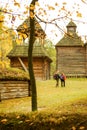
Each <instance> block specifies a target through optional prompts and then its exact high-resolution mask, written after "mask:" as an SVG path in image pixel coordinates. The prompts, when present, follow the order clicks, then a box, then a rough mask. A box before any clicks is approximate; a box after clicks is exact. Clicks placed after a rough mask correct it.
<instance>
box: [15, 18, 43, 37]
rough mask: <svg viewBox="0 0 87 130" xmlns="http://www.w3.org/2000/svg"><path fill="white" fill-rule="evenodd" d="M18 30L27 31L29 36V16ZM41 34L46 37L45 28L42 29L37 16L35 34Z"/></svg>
mask: <svg viewBox="0 0 87 130" xmlns="http://www.w3.org/2000/svg"><path fill="white" fill-rule="evenodd" d="M17 31H18V32H21V33H25V34H26V35H27V36H29V32H30V18H27V19H26V20H25V21H24V22H23V23H22V24H21V25H20V26H19V27H18V28H17ZM39 34H40V36H43V37H45V36H46V34H45V32H44V30H43V29H42V27H41V25H40V24H39V23H38V21H37V20H36V18H35V36H38V35H39Z"/></svg>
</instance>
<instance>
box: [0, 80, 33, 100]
mask: <svg viewBox="0 0 87 130" xmlns="http://www.w3.org/2000/svg"><path fill="white" fill-rule="evenodd" d="M0 94H1V95H0V96H1V100H3V99H12V98H19V97H27V96H29V95H30V94H31V91H30V86H29V84H28V81H0Z"/></svg>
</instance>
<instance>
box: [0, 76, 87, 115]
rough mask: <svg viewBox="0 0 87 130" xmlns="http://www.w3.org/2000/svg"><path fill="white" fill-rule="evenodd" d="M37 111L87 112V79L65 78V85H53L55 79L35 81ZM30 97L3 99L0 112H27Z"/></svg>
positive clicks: (29, 107) (29, 105)
mask: <svg viewBox="0 0 87 130" xmlns="http://www.w3.org/2000/svg"><path fill="white" fill-rule="evenodd" d="M36 83H37V99H38V100H37V101H38V110H39V111H49V112H50V111H51V112H52V111H57V112H59V113H62V112H63V113H64V112H78V113H86V114H87V79H85V78H84V79H82V78H79V79H78V78H74V79H71V78H70V79H67V80H66V87H61V85H60V86H59V87H55V84H56V82H55V80H47V81H37V82H36ZM30 111H31V97H25V98H18V99H10V100H3V101H2V102H0V113H28V112H30Z"/></svg>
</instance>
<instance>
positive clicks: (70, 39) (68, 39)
mask: <svg viewBox="0 0 87 130" xmlns="http://www.w3.org/2000/svg"><path fill="white" fill-rule="evenodd" d="M83 44H84V43H83V41H82V40H81V37H79V36H78V35H77V34H74V35H71V36H70V35H68V34H66V35H65V36H64V37H63V38H62V39H61V40H60V41H59V42H58V43H57V44H56V46H82V45H83Z"/></svg>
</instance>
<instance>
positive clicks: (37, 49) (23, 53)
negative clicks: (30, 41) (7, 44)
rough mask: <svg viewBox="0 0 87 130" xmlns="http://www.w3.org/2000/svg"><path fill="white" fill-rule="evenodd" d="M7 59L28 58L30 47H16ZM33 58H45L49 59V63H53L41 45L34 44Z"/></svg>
mask: <svg viewBox="0 0 87 130" xmlns="http://www.w3.org/2000/svg"><path fill="white" fill-rule="evenodd" d="M7 57H9V58H12V57H28V45H17V46H15V47H14V48H13V49H12V50H11V51H10V52H9V54H8V55H7ZM33 57H39V58H40V57H43V58H47V59H48V60H49V62H52V60H51V58H50V57H49V55H48V54H47V52H46V50H45V48H44V47H43V46H42V45H41V44H40V43H36V44H34V48H33Z"/></svg>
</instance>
